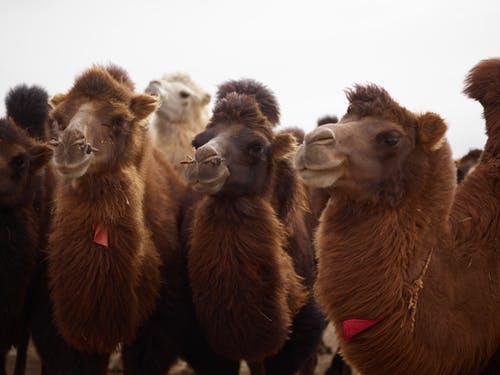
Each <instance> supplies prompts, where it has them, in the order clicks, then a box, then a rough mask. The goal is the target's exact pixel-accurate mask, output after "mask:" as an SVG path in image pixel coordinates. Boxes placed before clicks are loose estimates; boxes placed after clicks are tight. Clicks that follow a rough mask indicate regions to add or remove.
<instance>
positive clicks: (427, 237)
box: [316, 60, 500, 375]
mask: <svg viewBox="0 0 500 375" xmlns="http://www.w3.org/2000/svg"><path fill="white" fill-rule="evenodd" d="M495 64H496V71H495V74H494V75H491V74H490V75H488V77H489V78H490V79H491V80H487V81H488V83H487V84H486V80H482V78H483V77H484V76H483V73H485V72H484V71H483V68H485V69H486V70H487V71H488V72H491V69H492V65H495ZM476 78H477V79H478V80H476ZM492 81H493V82H496V84H490V83H491V82H492ZM499 82H500V60H496V61H494V62H492V61H490V62H487V63H484V65H479V66H478V67H476V68H475V69H474V70H473V73H472V75H471V76H469V80H468V85H469V86H468V90H469V92H472V91H473V93H472V94H471V95H474V96H475V97H477V98H481V99H482V100H483V103H489V105H486V106H485V118H486V123H487V129H488V135H489V138H488V141H487V143H486V147H485V149H487V150H489V152H488V153H484V154H483V157H482V159H481V162H480V164H479V165H478V166H477V168H476V169H475V170H474V171H473V172H472V173H471V175H470V176H469V177H468V178H467V179H466V180H465V181H464V182H463V183H462V184H461V185H459V187H458V189H457V192H456V195H455V185H456V182H455V170H454V166H453V161H452V159H451V152H450V148H449V146H448V145H447V143H445V142H444V143H441V144H440V147H439V148H435V147H434V146H433V145H432V144H430V143H429V140H431V139H432V140H434V141H439V139H440V137H442V129H443V128H444V127H445V126H444V124H442V125H439V124H436V123H432V124H433V125H432V126H431V127H430V128H429V130H428V132H427V133H426V136H425V142H420V141H419V140H416V144H415V146H414V148H413V149H412V150H411V152H410V154H409V155H408V157H407V159H406V161H405V164H404V166H403V167H402V168H403V170H404V177H403V179H402V181H401V182H400V183H402V184H404V188H403V189H402V195H401V198H400V200H399V201H398V203H397V204H396V205H394V204H387V202H384V200H383V199H381V200H369V199H367V200H356V199H353V198H352V196H350V194H349V192H348V191H343V190H341V189H335V188H334V190H333V194H332V198H331V200H330V203H329V204H328V206H327V208H326V210H325V212H324V213H323V216H322V218H321V223H320V226H319V229H318V233H317V238H316V240H317V244H318V248H319V275H318V281H317V289H316V291H317V295H318V297H319V298H320V301H321V302H322V304H323V306H324V307H325V310H326V312H327V314H328V316H329V318H330V319H331V320H332V321H333V323H334V324H335V327H336V330H337V332H339V333H342V323H343V322H344V321H345V320H348V319H382V321H381V322H380V323H379V324H377V325H375V326H374V327H372V328H370V329H369V330H367V331H365V332H362V333H360V334H358V335H357V336H354V337H353V338H351V339H350V340H349V341H345V340H344V339H343V338H342V336H341V334H340V335H339V340H340V344H341V347H342V354H343V356H344V357H345V358H346V359H347V361H348V362H349V363H350V364H352V365H353V366H354V367H355V368H356V369H358V370H359V371H360V372H361V373H363V374H370V375H377V374H380V375H382V374H409V375H414V374H415V375H416V374H436V375H437V374H439V375H444V374H477V373H479V372H480V370H481V369H482V368H483V367H484V366H485V364H486V363H487V362H488V360H489V358H490V357H491V356H492V355H493V353H494V352H495V350H496V349H497V347H498V343H499V342H500V315H499V314H498V311H500V290H499V286H500V280H499V276H500V262H499V254H498V249H499V248H500V243H499V233H500V217H499V215H498V208H499V203H500V202H499V197H500V190H499V186H500V184H499V178H500V169H499V168H498V165H499V164H498V160H499V147H500V146H499V138H498V134H499V133H500V128H499V124H500V122H499V118H500V111H499V109H498V108H499V106H498V102H496V101H495V100H496V99H492V98H495V97H496V96H495V95H496V94H494V93H499V92H500V84H499ZM472 88H473V89H472ZM348 97H349V99H350V100H351V101H352V103H351V107H350V108H351V109H350V113H349V115H351V116H358V117H360V118H362V117H364V116H374V117H380V118H383V119H390V120H392V121H397V123H398V124H401V125H402V126H403V128H405V129H408V131H411V129H415V130H414V131H417V129H418V128H419V127H420V126H427V125H423V124H424V123H425V124H427V123H426V121H429V119H430V117H429V116H426V115H421V116H419V115H416V114H411V113H409V112H408V111H407V110H406V109H404V108H402V107H399V105H398V104H397V103H396V102H395V101H393V100H392V99H391V98H390V97H388V95H387V93H386V92H385V91H382V90H377V89H375V88H374V87H373V86H367V87H361V86H357V87H356V89H355V90H354V91H353V92H350V94H349V95H348ZM484 98H489V99H488V100H485V99H484ZM432 132H434V134H432ZM426 264H428V269H427V270H426V272H424V271H423V270H424V269H425V268H426ZM419 280H421V281H422V282H423V284H420V281H419ZM412 302H413V303H416V305H415V304H412Z"/></svg>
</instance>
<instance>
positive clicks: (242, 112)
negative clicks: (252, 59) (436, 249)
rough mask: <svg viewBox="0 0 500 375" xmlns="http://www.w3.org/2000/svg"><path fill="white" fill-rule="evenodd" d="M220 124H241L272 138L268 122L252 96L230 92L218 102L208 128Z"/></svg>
mask: <svg viewBox="0 0 500 375" xmlns="http://www.w3.org/2000/svg"><path fill="white" fill-rule="evenodd" d="M220 122H225V123H231V122H235V123H243V124H245V126H248V127H250V128H252V129H256V130H260V131H262V132H264V133H265V135H266V136H268V137H269V139H271V138H272V130H271V126H270V125H269V121H268V119H267V117H266V116H265V115H264V114H263V113H262V112H261V110H260V107H259V105H258V103H257V101H256V100H255V97H253V96H247V95H242V94H238V93H236V92H231V93H228V94H227V95H226V96H225V97H224V98H222V99H220V100H218V101H217V102H216V105H215V108H214V111H213V114H212V118H211V120H210V123H209V124H208V126H211V124H214V123H220Z"/></svg>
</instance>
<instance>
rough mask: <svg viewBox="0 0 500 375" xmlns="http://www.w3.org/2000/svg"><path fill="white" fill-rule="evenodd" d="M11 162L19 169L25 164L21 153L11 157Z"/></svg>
mask: <svg viewBox="0 0 500 375" xmlns="http://www.w3.org/2000/svg"><path fill="white" fill-rule="evenodd" d="M11 163H12V165H13V166H14V168H15V169H16V170H18V171H20V170H22V169H24V167H25V166H26V157H25V155H23V154H20V155H17V156H15V157H14V158H13V159H12V161H11Z"/></svg>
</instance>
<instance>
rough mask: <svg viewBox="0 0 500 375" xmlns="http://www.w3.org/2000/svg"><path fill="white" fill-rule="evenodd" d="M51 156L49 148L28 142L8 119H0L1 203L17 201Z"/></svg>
mask: <svg viewBox="0 0 500 375" xmlns="http://www.w3.org/2000/svg"><path fill="white" fill-rule="evenodd" d="M51 157H52V150H51V149H50V148H49V147H47V146H46V145H44V144H42V143H39V142H37V141H35V140H33V139H31V138H30V137H29V136H28V135H27V134H26V132H25V131H24V130H23V129H21V128H19V127H18V126H17V125H16V124H15V123H14V121H13V120H12V119H11V118H7V119H0V204H1V205H2V206H3V205H15V204H17V203H18V202H20V201H21V200H22V199H23V197H25V196H26V194H27V193H29V191H30V189H29V188H30V181H31V179H32V177H33V176H34V175H35V174H36V173H37V172H38V171H39V170H40V169H41V168H42V167H44V166H45V165H46V164H47V163H48V162H49V161H50V159H51Z"/></svg>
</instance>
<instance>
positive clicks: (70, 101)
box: [50, 66, 157, 178]
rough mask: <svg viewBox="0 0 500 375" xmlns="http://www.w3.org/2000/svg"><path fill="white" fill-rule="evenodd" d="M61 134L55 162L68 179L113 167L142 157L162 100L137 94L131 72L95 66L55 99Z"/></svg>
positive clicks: (53, 113)
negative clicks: (148, 127) (150, 119)
mask: <svg viewBox="0 0 500 375" xmlns="http://www.w3.org/2000/svg"><path fill="white" fill-rule="evenodd" d="M50 103H51V105H52V107H53V109H52V111H51V118H52V120H53V128H55V129H56V132H57V134H58V139H57V140H56V141H55V142H54V144H55V145H56V148H55V152H54V165H55V167H56V170H57V171H58V173H59V174H60V175H62V176H65V177H68V178H79V177H81V176H83V175H85V174H99V173H107V172H112V171H114V170H116V169H118V168H119V167H120V166H124V165H127V164H131V163H134V162H135V161H136V160H137V158H138V157H139V156H140V152H141V148H142V145H143V141H144V137H145V130H146V123H147V118H148V117H149V115H150V114H151V113H152V112H154V110H155V109H156V107H157V99H156V98H154V97H152V96H150V95H145V94H135V93H134V91H133V84H132V82H131V81H130V79H129V78H128V75H127V73H126V72H125V71H124V70H122V69H121V68H118V67H116V66H111V67H108V68H103V67H99V66H94V67H92V68H90V69H88V70H87V71H85V72H84V73H83V74H82V75H81V76H80V77H78V78H77V79H76V81H75V83H74V85H73V87H72V88H71V89H70V90H69V91H68V92H67V93H66V94H59V95H56V96H55V97H53V98H52V99H51V101H50Z"/></svg>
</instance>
